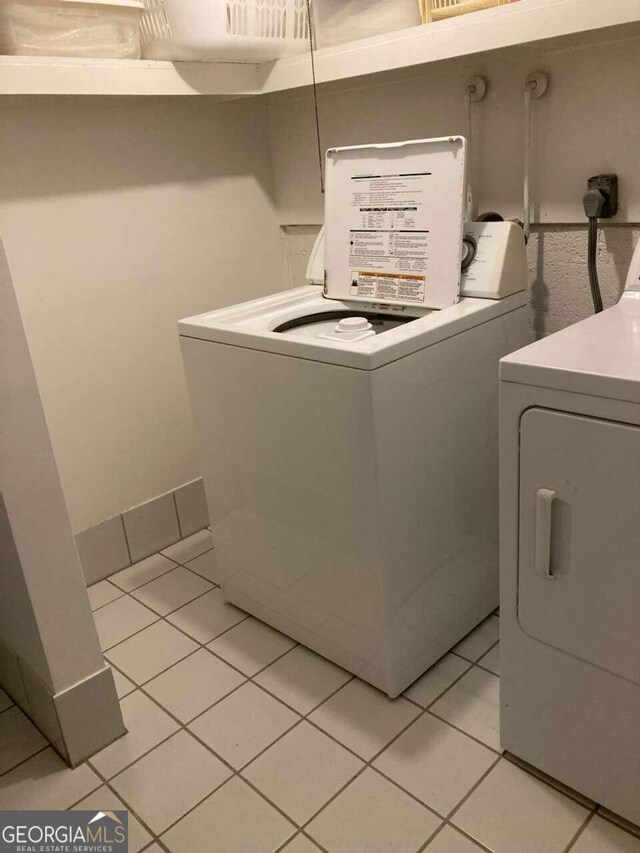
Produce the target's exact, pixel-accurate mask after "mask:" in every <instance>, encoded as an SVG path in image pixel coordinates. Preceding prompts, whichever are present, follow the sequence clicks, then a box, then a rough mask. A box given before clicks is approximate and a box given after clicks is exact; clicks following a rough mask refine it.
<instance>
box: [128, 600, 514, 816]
mask: <svg viewBox="0 0 640 853" xmlns="http://www.w3.org/2000/svg"><path fill="white" fill-rule="evenodd" d="M205 594H206V593H205ZM183 606H186V605H183ZM178 609H179V608H178ZM167 615H170V614H167ZM163 618H164V617H161V619H163ZM246 618H250V617H249V616H247V617H246ZM243 621H246V620H241V621H240V622H239V623H236V625H238V624H241V623H242V622H243ZM154 624H156V623H154ZM169 624H171V623H169ZM236 625H233V626H231V627H230V628H228V629H226V630H225V631H223V632H221V634H219V635H218V636H222V634H225V633H227V631H230V630H232V629H233V628H235V627H236ZM147 627H151V626H147ZM174 627H177V626H174ZM141 630H145V629H144V628H143V629H141ZM178 630H180V629H178ZM182 633H185V632H182ZM186 636H190V635H188V634H186ZM218 636H217V637H214V638H213V639H217V638H218ZM285 636H286V635H285ZM190 639H193V638H191V637H190ZM213 639H212V640H209V641H208V642H209V643H210V642H213ZM123 642H124V641H123ZM196 642H198V641H196ZM198 644H199V645H200V648H204V649H206V650H207V651H208V652H209V653H210V654H212V655H214V656H215V657H216V658H218V659H219V660H221V661H222V662H223V663H225V664H227V666H232V668H233V669H235V670H236V671H237V672H239V674H240V675H242V676H243V677H244V678H245V679H246V681H245V682H243V684H246V683H247V681H251V682H252V683H254V686H256V687H258V688H260V689H261V690H263V691H264V692H265V693H267V694H268V695H269V696H271V697H272V698H273V699H275V700H276V701H278V702H281V703H282V704H283V705H284V706H285V707H287V708H288V709H289V710H291V711H294V712H295V713H296V714H298V715H299V716H301V719H300V720H298V721H297V722H296V723H295V725H293V726H292V727H291V728H289V729H288V730H287V731H286V732H284V733H283V734H282V735H280V736H279V737H278V738H277V739H276V740H275V741H273V742H272V743H270V744H269V745H268V746H266V747H265V748H264V750H262V751H261V752H260V753H258V754H257V755H255V756H254V757H253V758H252V759H251V760H250V761H249V762H247V764H246V765H244V766H243V767H242V768H240V770H239V771H235V770H234V769H233V768H231V770H232V772H233V773H234V775H238V776H240V778H241V779H242V780H243V781H245V782H247V783H248V784H249V785H250V787H252V788H253V787H254V786H253V785H252V784H251V783H250V782H249V781H248V780H247V779H246V778H245V777H244V776H241V775H240V774H241V773H242V772H243V771H244V770H245V769H246V768H247V767H248V766H249V765H250V764H251V763H253V761H256V760H257V759H258V758H259V757H260V755H262V754H263V753H264V752H266V751H267V750H268V749H270V748H271V747H272V746H274V745H275V743H277V742H278V741H279V740H280V739H281V738H283V737H284V736H285V735H287V734H289V733H290V732H291V731H292V730H293V729H295V728H296V727H297V726H298V725H299V724H300V723H301V722H302V721H304V720H306V721H307V722H308V723H309V724H310V725H312V726H313V727H314V728H316V729H317V730H318V731H320V732H321V733H322V734H324V735H325V736H326V737H329V738H330V739H331V740H333V741H334V742H335V743H336V744H338V745H339V746H340V747H342V748H343V749H346V750H347V751H348V752H349V753H350V754H352V755H354V756H355V757H356V758H358V760H360V761H363V759H362V757H361V756H360V755H358V754H357V753H355V752H354V751H353V750H352V749H351V748H350V747H347V746H345V745H344V744H343V743H341V742H340V741H339V740H337V739H336V738H334V737H333V735H331V734H330V733H329V732H326V731H324V729H322V728H321V727H320V726H318V725H317V724H316V723H315V722H314V721H312V720H310V719H307V718H308V715H310V714H312V713H313V712H314V711H315V710H317V709H318V708H319V707H320V706H321V705H323V704H324V703H325V702H327V701H329V699H331V698H332V696H333V695H335V693H337V692H339V691H340V690H342V689H343V688H344V687H346V686H347V684H348V683H350V682H351V681H353V680H354V678H355V676H351V678H349V679H348V680H347V681H346V682H345V683H344V684H342V685H340V686H339V687H338V688H337V689H336V690H335V691H333V693H331V694H330V695H328V696H327V697H325V698H324V699H323V700H322V701H321V702H319V703H318V704H317V705H315V706H314V707H313V708H311V709H310V710H309V711H308V712H307V713H306V714H304V715H300V712H299V711H297V710H296V709H295V708H293V707H292V706H290V705H288V704H287V703H286V702H284V701H283V700H282V699H281V698H280V697H278V696H276V695H275V694H273V693H271V692H270V691H269V690H267V689H266V688H264V687H263V686H262V685H260V684H259V683H257V682H253V678H254V677H255V676H257V675H259V674H260V673H261V672H262V671H264V669H268V668H269V666H271V665H272V664H273V663H275V661H272V662H271V663H269V664H267V665H266V666H265V667H263V669H262V670H260V671H259V672H257V673H254V675H253V676H250V677H248V676H246V674H245V673H243V672H241V671H240V670H238V669H237V668H236V667H234V666H233V665H232V664H230V663H229V662H228V661H225V660H224V658H221V657H220V656H218V655H217V654H215V652H213V651H212V650H211V649H209V648H208V646H207V645H205V644H203V643H198ZM298 645H300V644H298ZM294 648H297V646H294V647H293V648H292V649H289V650H287V651H286V652H284V653H283V654H282V655H281V656H280V658H282V657H285V656H286V655H288V654H289V653H290V652H292V651H293V650H294ZM487 651H488V650H487ZM191 654H195V652H192V653H191ZM189 656H190V655H187V656H185V657H189ZM458 657H460V656H458ZM280 658H278V660H279V659H280ZM184 659H185V658H182V659H181V660H184ZM463 660H466V659H465V658H463ZM179 662H180V661H176V662H174V663H173V664H171V666H169V667H167V668H166V669H165V670H163V672H166V671H167V670H168V669H171V667H172V666H175V665H176V664H177V663H179ZM466 662H467V663H469V664H470V666H469V667H468V668H467V669H466V670H465V671H464V672H463V673H461V675H460V676H459V677H458V678H457V679H456V681H455V682H453V683H452V684H451V685H449V686H448V687H446V688H445V689H444V690H443V691H442V693H441V694H439V695H438V696H437V697H436V698H435V699H434V700H433V701H432V702H431V703H430V705H429V706H428V707H430V706H431V705H432V704H434V703H435V702H436V701H438V699H439V698H441V696H442V695H444V693H446V692H447V691H448V690H449V689H450V688H451V687H453V684H455V683H456V682H457V681H458V680H460V679H461V678H462V677H463V676H464V675H466V673H467V672H469V670H470V669H471V668H472V666H473V664H472V663H471V662H470V661H466ZM161 674H162V672H161V673H158V674H157V675H154V676H153V677H152V678H151V679H148V680H147V681H146V682H143V684H141V685H137V688H138V689H140V690H142V691H143V692H144V694H145V695H147V696H148V698H150V699H151V700H152V701H154V702H155V704H157V705H158V707H160V708H161V709H162V710H164V711H165V712H166V713H170V712H169V711H168V709H166V708H164V706H162V705H161V704H160V703H158V702H157V701H156V700H155V699H154V698H153V697H152V696H150V695H149V694H148V693H147V692H146V691H145V690H144V689H143V687H144V686H146V685H147V684H148V683H149V682H150V681H152V680H153V678H157V677H158V676H159V675H161ZM127 677H129V676H127ZM134 683H136V682H134ZM241 686H242V685H238V688H235V689H234V691H231V692H235V690H237V689H239V688H240V687H241ZM228 695H230V694H227V696H228ZM227 696H224V697H222V698H221V699H220V700H217V701H216V702H215V703H214V705H216V704H218V702H221V701H222V700H223V699H225V698H227ZM412 704H414V705H415V706H416V707H418V708H419V709H420V713H419V714H418V715H417V716H416V717H415V719H413V720H411V721H410V722H409V723H408V724H407V726H405V727H404V728H403V729H402V730H401V731H400V732H398V733H397V735H396V736H395V737H394V738H392V740H391V741H389V742H388V743H387V744H385V745H384V746H383V747H382V749H380V750H379V751H378V753H376V754H375V755H374V756H373V757H372V758H371V759H370V761H368V762H365V764H364V766H363V768H362V769H361V770H360V771H359V772H358V773H357V774H356V775H355V776H354V777H352V778H351V779H350V780H349V781H348V782H347V783H346V785H345V786H343V787H342V788H341V789H340V790H339V791H338V792H336V794H335V795H334V797H332V798H331V799H330V800H329V801H327V803H325V804H324V805H323V806H322V808H321V809H319V810H318V811H317V812H316V813H314V814H313V815H312V816H311V817H310V818H309V819H308V821H307V822H306V823H305V824H303V826H306V825H307V824H308V823H309V822H310V821H312V820H313V819H315V817H317V816H318V815H319V814H320V813H321V812H322V811H323V810H324V808H326V807H327V806H328V805H329V803H330V802H332V800H333V799H334V798H335V796H337V795H338V794H339V793H341V792H342V790H344V789H345V788H346V787H348V786H349V785H350V784H351V782H353V781H354V780H355V779H356V778H357V777H358V776H359V775H360V774H361V773H362V772H364V770H365V769H366V768H367V767H368V766H371V762H372V761H374V760H375V759H376V758H377V757H378V756H379V755H380V754H381V753H382V752H384V751H385V750H386V749H387V748H388V747H389V746H391V744H392V743H393V742H394V741H395V740H396V739H397V737H400V735H401V734H403V732H404V731H406V729H407V728H409V726H410V725H412V724H413V723H415V722H417V721H418V720H419V719H420V717H421V716H423V715H424V714H426V713H427V712H428V708H426V709H425V708H421V707H420V706H419V705H417V703H412ZM214 705H212V706H210V708H208V709H207V710H205V711H203V712H202V714H204V713H207V711H208V710H210V709H211V707H213V706H214ZM202 714H200V715H199V716H202ZM171 716H172V717H173V715H171ZM432 716H434V717H435V715H432ZM175 719H176V722H177V723H178V724H179V725H180V727H181V728H185V729H186V726H183V724H182V723H181V722H180V721H179V720H177V718H175ZM194 719H196V718H194ZM191 722H193V720H192V721H191ZM441 722H443V724H444V725H447V726H450V727H451V728H455V727H453V726H451V724H450V723H448V722H447V721H445V720H442V721H441ZM189 725H190V723H189ZM456 730H457V731H459V732H460V733H461V734H462V735H463V736H465V737H470V739H472V740H476V739H475V738H473V737H471V736H469V735H468V734H467V733H466V732H462V731H461V730H459V729H456ZM188 731H189V734H191V735H192V736H193V737H196V739H197V740H198V741H199V742H201V743H203V742H202V741H200V739H199V738H198V737H197V736H196V735H194V734H193V732H191V731H190V730H188ZM173 734H175V732H174V733H173ZM167 739H168V738H167ZM165 740H166V739H165ZM162 742H164V741H162ZM478 743H481V742H479V741H478ZM159 745H160V744H157V746H159ZM481 745H482V746H485V748H487V749H491V748H490V747H487V746H486V744H483V743H481ZM203 746H205V747H206V748H207V749H208V750H209V751H210V752H212V753H213V755H215V756H216V758H219V759H220V758H221V756H219V755H218V754H217V753H216V752H215V751H214V750H212V749H211V747H209V746H208V744H205V743H203ZM153 748H155V747H153ZM153 748H152V749H153ZM151 751H152V750H149V751H148V752H151ZM492 751H494V752H495V750H492ZM148 752H147V753H145V754H144V755H147V754H148ZM144 755H143V756H140V757H139V758H138V759H136V761H137V760H140V758H142V757H144ZM498 758H500V756H498ZM223 761H224V760H223ZM224 763H225V765H227V766H229V767H231V766H230V765H229V764H228V762H226V761H224ZM132 764H135V761H134V762H132ZM129 766H131V765H129ZM492 766H493V765H492ZM124 769H126V768H123V770H121V771H119V773H120V772H124ZM371 769H372V770H374V771H375V772H377V773H379V774H380V775H381V776H382V777H383V778H385V779H386V780H387V781H388V782H390V783H391V784H393V785H395V787H397V788H399V789H400V790H401V791H403V793H405V794H406V795H408V796H409V797H411V799H414V800H415V801H416V802H418V803H419V804H420V805H422V806H423V807H425V808H427V809H428V810H429V811H430V812H432V813H433V814H435V815H436V816H437V817H438V818H439V819H441V820H444V818H443V816H442V815H440V814H438V813H437V812H435V810H433V809H432V808H431V807H430V806H428V805H427V804H426V803H424V802H422V801H421V800H420V799H418V798H417V797H416V796H415V795H414V794H412V793H411V792H410V791H407V790H405V789H404V788H402V786H400V785H398V783H397V782H395V781H394V780H393V779H391V778H389V777H387V776H385V774H384V773H382V772H381V771H379V770H378V769H377V768H375V767H372V766H371ZM116 775H118V774H116ZM114 778H115V777H114ZM254 790H256V792H257V793H259V794H260V795H261V796H262V797H263V798H264V799H265V800H267V802H269V804H270V805H272V806H274V807H275V808H277V810H278V811H281V810H280V808H279V807H277V806H276V805H275V803H272V802H271V800H269V799H268V797H266V795H264V794H263V793H262V792H261V791H259V790H258V789H254ZM205 799H206V798H205ZM282 814H283V815H285V817H287V819H288V820H291V818H290V817H289V816H288V815H286V813H285V812H282Z"/></svg>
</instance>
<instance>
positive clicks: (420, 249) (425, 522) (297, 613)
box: [180, 137, 528, 696]
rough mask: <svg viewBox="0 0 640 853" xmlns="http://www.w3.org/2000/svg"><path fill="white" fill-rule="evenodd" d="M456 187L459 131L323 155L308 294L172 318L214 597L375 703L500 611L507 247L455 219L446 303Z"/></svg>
mask: <svg viewBox="0 0 640 853" xmlns="http://www.w3.org/2000/svg"><path fill="white" fill-rule="evenodd" d="M464 189H465V188H464V140H462V139H461V138H459V137H456V138H451V139H445V140H427V141H420V142H415V143H404V144H401V145H385V146H365V147H361V148H355V149H354V148H350V149H335V150H333V151H330V152H329V154H328V157H327V199H326V211H325V212H326V252H325V251H324V248H323V245H322V242H323V241H322V240H321V241H319V244H318V245H317V247H316V249H317V251H316V253H315V258H314V260H312V264H311V265H310V267H311V271H310V278H311V279H312V280H313V281H316V282H318V283H319V284H320V286H318V285H310V286H306V287H302V288H298V289H296V290H291V291H287V292H284V293H278V294H276V295H274V296H269V297H266V298H263V299H258V300H255V301H253V302H248V303H245V304H241V305H237V306H234V307H232V308H227V309H223V310H220V311H215V312H213V313H210V314H204V315H202V316H199V317H192V318H190V319H187V320H183V321H182V322H181V323H180V335H181V346H182V352H183V356H184V362H185V367H186V373H187V379H188V384H189V389H190V394H191V400H192V406H193V411H194V415H195V421H196V426H197V431H198V435H199V441H200V447H201V453H202V460H203V467H204V472H205V484H206V490H207V500H208V504H209V510H210V514H211V521H212V529H213V534H214V539H215V543H216V550H215V554H216V558H217V561H218V570H219V572H220V580H221V582H222V588H223V591H224V595H225V598H226V599H227V600H228V601H230V602H232V603H233V604H236V605H237V606H239V607H241V608H243V609H244V610H246V611H248V612H249V613H252V614H253V615H255V616H257V617H258V618H259V619H261V620H263V621H264V622H267V623H268V624H269V625H272V626H274V627H275V628H278V629H279V630H281V631H283V632H284V633H285V634H288V635H289V636H291V637H293V638H294V639H296V640H298V641H300V642H301V643H303V644H304V645H306V646H308V647H309V648H311V649H314V650H315V651H317V652H319V653H320V654H321V655H324V656H325V657H327V658H329V659H330V660H332V661H334V662H336V663H338V664H340V665H341V666H343V667H345V668H346V669H348V670H350V671H351V672H353V673H355V674H356V675H358V676H360V677H361V678H363V679H365V680H366V681H368V682H370V683H371V684H374V685H375V686H377V687H379V688H380V689H382V690H384V691H385V692H387V693H388V694H389V695H390V696H396V695H398V694H399V693H400V692H401V691H402V690H404V689H405V688H406V687H407V686H408V685H409V684H411V682H413V681H414V680H415V679H416V678H417V677H418V676H419V675H420V674H421V673H422V672H424V671H425V670H426V669H427V668H428V667H429V666H431V664H433V663H434V662H435V661H436V660H437V659H438V658H439V657H441V655H443V654H444V653H445V652H446V651H447V650H448V649H450V648H451V646H453V645H454V644H455V643H456V642H457V641H458V640H460V639H461V638H462V637H463V636H464V635H465V634H466V633H467V632H468V631H470V630H471V629H472V628H473V627H474V626H475V625H476V624H477V623H478V622H480V620H482V619H483V618H484V617H485V616H486V615H487V614H488V613H490V612H491V611H492V610H493V609H494V608H495V607H496V606H497V603H498V545H497V542H498V482H497V480H498V476H497V465H498V447H497V428H498V410H497V396H498V378H497V376H498V374H497V371H498V362H499V359H500V358H501V356H503V355H504V354H506V353H508V352H512V351H513V350H515V349H517V348H518V347H521V346H523V345H524V344H525V343H526V341H527V339H528V331H527V312H526V307H525V305H526V296H525V293H524V288H525V284H526V259H525V250H524V239H523V236H522V231H521V230H520V229H519V228H518V227H517V226H516V225H512V224H510V223H473V224H471V225H470V226H468V232H469V234H470V235H471V238H472V239H471V242H472V243H473V244H475V246H476V247H477V254H476V256H475V259H474V260H473V261H472V262H471V264H470V266H469V268H468V270H467V272H466V274H465V276H464V288H463V296H462V298H460V254H461V245H462V237H463V230H462V207H463V199H464V194H465V193H464ZM323 253H324V254H326V262H325V260H324V259H323ZM469 260H470V258H469ZM325 268H326V281H325ZM314 270H315V272H314ZM323 283H324V288H323V287H322V284H323ZM465 289H466V293H467V294H473V296H471V295H464V293H465Z"/></svg>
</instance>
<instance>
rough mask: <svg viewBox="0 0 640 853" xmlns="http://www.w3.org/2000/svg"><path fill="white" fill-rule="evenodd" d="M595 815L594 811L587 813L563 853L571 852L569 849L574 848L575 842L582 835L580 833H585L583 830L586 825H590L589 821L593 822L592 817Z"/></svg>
mask: <svg viewBox="0 0 640 853" xmlns="http://www.w3.org/2000/svg"><path fill="white" fill-rule="evenodd" d="M595 813H596V812H595V809H593V810H592V811H590V812H589V814H588V815H587V816H586V818H585V819H584V821H583V822H582V823H581V825H580V826H579V827H578V829H577V830H576V832H575V833H574V835H573V838H572V839H571V841H570V842H569V844H568V845H567V846H566V847H565V849H564V853H569V851H570V850H571V848H572V847H574V846H575V844H576V842H577V840H578V839H579V838H580V836H581V835H582V833H583V832H584V831H585V829H586V828H587V826H588V825H589V824H590V823H591V821H592V820H593V818H594V816H595Z"/></svg>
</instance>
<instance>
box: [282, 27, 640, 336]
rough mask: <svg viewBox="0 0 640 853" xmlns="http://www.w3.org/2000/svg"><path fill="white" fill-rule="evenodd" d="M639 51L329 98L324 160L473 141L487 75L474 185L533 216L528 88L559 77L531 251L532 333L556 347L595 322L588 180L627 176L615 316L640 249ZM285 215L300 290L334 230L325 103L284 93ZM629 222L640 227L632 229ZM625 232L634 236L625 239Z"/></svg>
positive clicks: (614, 266) (607, 47)
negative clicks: (412, 142)
mask: <svg viewBox="0 0 640 853" xmlns="http://www.w3.org/2000/svg"><path fill="white" fill-rule="evenodd" d="M639 52H640V40H638V39H637V38H631V39H628V40H623V41H619V42H615V43H613V42H612V43H602V44H594V45H587V46H581V47H579V48H569V49H567V48H566V47H562V46H561V45H560V46H558V45H555V46H553V47H552V48H551V49H549V48H548V47H545V46H544V45H542V46H540V45H538V46H535V45H534V46H530V47H525V46H523V47H521V48H518V49H517V50H513V51H504V52H501V53H500V54H486V55H479V56H478V57H474V58H473V59H472V60H471V61H469V60H468V59H464V60H460V61H452V62H447V63H437V64H435V65H432V66H429V68H428V69H426V70H424V69H413V70H412V71H411V72H403V73H402V74H396V75H379V76H372V77H368V78H361V79H356V80H353V81H349V84H348V85H344V84H331V85H326V86H322V87H320V96H319V114H320V130H321V137H322V146H323V148H328V147H331V146H336V145H358V144H364V143H371V142H393V141H398V140H403V139H417V138H421V137H430V136H442V135H449V134H451V133H462V134H465V135H466V133H467V121H466V112H465V97H464V93H465V89H466V86H467V82H468V80H469V77H470V76H472V75H474V74H482V75H484V76H485V78H486V80H487V84H488V89H487V95H486V98H485V100H484V101H483V102H482V103H480V104H477V105H476V106H475V107H474V110H473V127H474V138H473V167H474V168H473V174H474V181H473V183H474V189H475V196H476V200H477V202H478V206H479V210H480V211H486V210H496V211H498V212H499V213H501V214H502V215H503V216H504V217H505V218H507V219H511V218H516V217H517V218H519V219H522V216H523V200H522V195H523V188H522V178H523V139H524V124H523V118H524V98H523V88H524V80H525V78H526V76H527V74H528V73H529V72H533V71H546V72H547V73H548V74H549V81H550V83H549V90H548V92H547V94H546V95H545V96H544V98H542V99H541V100H540V101H537V102H535V103H534V105H533V109H532V113H533V133H532V137H533V142H534V147H533V158H532V199H533V221H534V222H538V223H541V224H540V225H539V226H538V227H537V228H536V229H535V233H534V234H533V235H532V238H531V241H530V243H529V249H528V255H529V282H530V288H531V294H530V297H531V326H532V329H533V330H534V332H535V334H536V335H537V336H543V335H548V334H550V333H552V332H554V331H557V330H558V329H561V328H564V327H565V326H567V325H569V324H571V323H574V322H576V321H577V320H580V319H582V318H584V317H586V316H588V315H589V314H590V313H591V312H592V310H593V309H592V303H591V296H590V289H589V283H588V278H587V260H586V258H587V233H586V218H585V216H584V211H583V208H582V196H583V193H584V191H585V189H586V182H587V178H588V177H589V176H591V175H595V174H598V173H600V172H617V173H618V175H619V177H620V210H619V213H618V216H617V217H616V219H615V223H616V225H617V226H619V227H608V228H605V229H603V231H602V233H601V235H600V240H599V265H600V277H601V283H602V291H603V300H604V304H605V306H608V305H611V304H612V303H613V302H615V301H616V299H617V298H618V297H619V295H620V292H621V290H622V287H623V286H624V280H625V278H626V273H627V267H628V264H629V261H630V258H631V253H632V249H633V246H634V243H635V241H636V240H637V239H638V238H639V237H640V227H638V226H637V223H638V222H640V169H639V168H638V155H637V152H638V149H639V147H640V112H639V111H638V109H637V108H634V106H632V105H635V107H637V105H638V104H639V103H640V75H639V74H638V71H637V63H638V55H639ZM269 126H270V140H271V153H272V160H273V167H274V185H275V198H276V205H277V215H278V217H279V220H280V222H281V223H282V224H283V225H284V226H287V227H285V237H286V243H287V246H288V258H287V260H288V265H289V271H290V273H289V274H290V278H291V279H292V281H293V282H295V283H301V281H302V278H303V273H304V264H303V261H304V252H305V243H306V245H307V250H308V244H309V241H310V240H311V238H312V237H311V235H310V234H308V233H307V232H306V231H305V229H304V228H302V227H301V228H293V227H291V226H294V225H296V226H302V225H303V224H304V225H305V226H311V225H313V224H315V225H318V224H319V223H321V222H322V221H323V197H322V195H321V193H320V188H319V187H320V182H319V174H318V154H317V145H316V139H315V123H314V109H313V99H312V97H311V93H310V92H309V91H303V92H294V93H288V94H286V93H285V94H282V95H279V96H277V97H274V98H273V99H272V100H271V103H270V105H269ZM629 223H636V227H635V228H634V227H632V226H631V225H629ZM625 226H626V227H625Z"/></svg>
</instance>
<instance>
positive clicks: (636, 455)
mask: <svg viewBox="0 0 640 853" xmlns="http://www.w3.org/2000/svg"><path fill="white" fill-rule="evenodd" d="M518 573H519V574H518V585H519V596H518V615H519V621H520V625H521V626H522V629H523V630H524V631H525V632H526V633H527V634H529V635H530V636H532V637H535V638H537V639H539V640H542V641H543V642H545V643H549V644H550V645H553V646H556V647H557V648H559V649H562V650H564V651H566V652H569V653H570V654H572V655H574V656H575V657H578V658H582V659H583V660H586V661H588V662H590V663H593V664H595V665H597V666H600V667H602V668H604V669H607V670H609V671H610V672H613V673H615V674H616V675H620V676H622V677H624V678H627V679H630V680H633V681H635V682H636V683H640V428H639V427H635V426H630V425H627V424H621V423H616V422H613V421H604V420H599V419H596V418H589V417H583V416H579V415H574V414H569V413H565V412H557V411H551V410H548V409H535V408H534V409H529V410H528V411H527V412H525V414H524V415H523V417H522V419H521V424H520V541H519V568H518Z"/></svg>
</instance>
